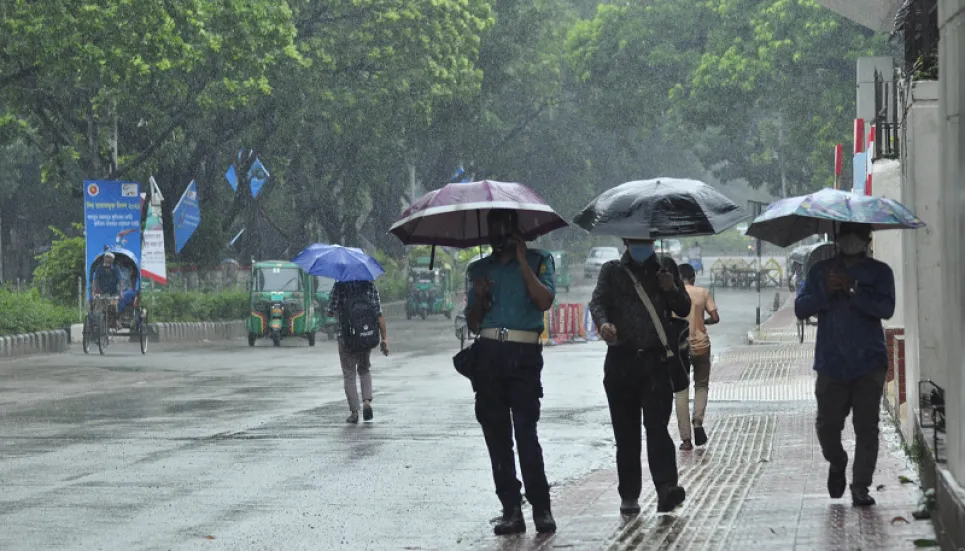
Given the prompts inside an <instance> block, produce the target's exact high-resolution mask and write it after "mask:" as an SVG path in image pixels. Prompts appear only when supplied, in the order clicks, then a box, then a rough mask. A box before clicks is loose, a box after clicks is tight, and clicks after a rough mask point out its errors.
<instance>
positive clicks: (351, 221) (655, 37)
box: [0, 0, 885, 300]
mask: <svg viewBox="0 0 965 551" xmlns="http://www.w3.org/2000/svg"><path fill="white" fill-rule="evenodd" d="M142 4H143V5H142ZM883 51H885V47H884V39H883V38H882V37H880V36H873V35H871V34H869V33H867V32H865V31H863V30H861V29H860V28H858V27H857V26H856V25H854V24H851V23H849V22H847V21H845V20H844V19H842V18H840V17H838V16H836V15H834V14H833V13H832V12H831V11H829V10H826V9H824V8H821V7H820V6H818V5H817V4H816V3H815V2H814V0H649V1H647V2H623V3H609V2H608V3H598V2H596V1H591V0H353V1H351V2H345V1H336V0H282V1H279V0H249V1H246V2H209V1H207V0H169V1H166V2H163V3H157V2H154V3H151V2H146V3H145V2H139V1H135V0H117V1H114V2H103V1H97V0H70V1H68V0H50V1H48V2H29V1H27V0H10V1H8V2H6V3H4V4H3V5H2V7H0V52H4V53H3V54H0V165H3V166H8V167H10V168H11V170H8V171H6V172H4V173H0V198H3V199H7V198H9V197H13V198H14V199H13V200H14V202H16V204H17V205H18V206H17V212H10V211H11V210H13V209H12V208H11V207H10V206H9V205H10V204H11V203H10V202H9V201H4V212H3V213H2V214H3V218H4V224H5V226H8V227H9V225H10V222H9V220H11V219H15V218H16V219H18V220H19V219H24V220H28V222H23V223H22V224H23V226H18V228H17V233H18V234H19V235H25V234H30V233H31V232H32V233H36V232H40V231H43V229H44V228H45V227H46V225H47V224H49V223H51V222H50V220H48V219H46V218H43V217H42V216H39V215H38V213H40V214H42V213H45V212H54V209H53V208H51V207H52V206H57V205H59V208H60V209H67V210H59V211H57V212H58V213H62V212H69V213H73V214H71V216H73V217H74V218H73V219H74V220H80V217H81V212H82V210H81V208H80V207H79V206H78V205H74V204H72V203H71V199H69V198H68V197H67V196H66V195H57V194H55V193H46V192H48V191H50V186H60V187H61V188H71V189H72V190H74V191H79V184H80V182H81V180H83V179H85V178H95V177H104V176H109V177H111V178H125V179H128V178H129V179H132V180H138V181H140V182H142V184H143V183H146V182H147V180H148V177H149V176H151V175H154V176H155V177H156V179H157V181H158V183H159V185H160V188H161V191H162V193H163V195H164V196H165V199H166V200H165V203H164V220H165V231H166V232H167V233H166V242H167V243H168V247H169V254H170V255H171V256H172V260H173V256H174V255H173V227H172V223H171V220H172V217H171V208H172V207H173V206H174V204H175V203H176V202H177V198H178V197H179V196H180V195H181V193H182V191H183V190H184V186H185V185H186V184H187V183H188V182H190V181H191V180H192V179H195V180H196V181H197V184H198V189H199V196H200V201H201V209H202V212H203V213H204V214H203V217H202V222H201V226H200V227H199V229H198V231H197V233H196V234H195V235H194V236H193V237H192V239H191V241H189V243H188V245H187V247H186V248H185V249H184V250H183V251H182V252H181V253H180V254H179V255H177V259H178V260H181V261H184V262H188V263H193V264H211V263H215V262H217V261H218V260H219V259H220V258H223V257H225V256H232V257H234V258H236V259H238V260H239V261H242V262H243V263H247V261H248V260H249V259H250V258H288V257H291V256H292V255H293V254H294V252H295V251H297V250H299V249H300V248H301V247H303V246H305V245H307V244H308V243H310V242H313V241H324V242H329V243H342V244H346V245H352V246H365V247H366V248H369V247H370V246H373V245H374V246H375V247H376V248H378V249H381V250H383V251H386V252H387V253H388V254H389V255H391V256H394V257H396V258H399V257H401V256H402V255H403V254H404V247H403V246H402V245H401V244H400V243H399V242H398V240H396V239H395V238H394V237H392V236H390V235H387V233H386V230H387V229H388V226H389V225H390V224H391V222H392V221H393V220H394V219H395V218H396V217H397V216H398V214H399V212H400V209H401V208H402V207H403V206H404V205H405V204H406V203H408V201H410V200H411V199H413V198H411V197H407V195H408V193H409V189H410V188H409V185H408V178H409V172H408V167H409V165H410V164H412V165H414V166H415V168H416V179H417V180H418V181H419V183H420V184H421V187H422V188H423V189H427V190H428V189H435V188H437V187H439V186H440V185H442V184H443V183H445V182H447V181H448V178H449V176H450V175H451V173H452V170H453V169H454V168H455V167H456V166H457V165H460V164H462V165H463V166H464V168H465V169H466V172H467V174H468V175H470V176H473V177H474V178H475V179H483V178H489V179H499V180H504V181H518V182H522V183H525V184H527V185H530V186H531V187H533V188H534V189H536V191H537V192H539V193H540V194H541V195H542V196H543V197H544V198H545V199H546V200H547V201H548V202H549V203H550V204H552V205H553V206H554V208H555V209H556V210H557V211H558V212H560V213H561V214H562V215H563V216H564V217H566V218H569V217H571V216H572V214H574V213H575V212H576V211H577V210H578V209H580V208H581V207H582V206H583V205H584V204H585V203H586V201H587V200H588V199H589V198H590V197H592V196H593V195H595V194H596V193H599V192H600V191H602V190H604V189H607V188H609V187H612V186H614V185H616V184H619V183H622V182H624V181H628V180H635V179H642V178H651V177H657V176H661V175H675V176H682V177H694V178H699V179H710V178H709V176H710V175H711V174H710V173H712V174H713V175H716V176H718V177H719V178H720V179H722V180H725V181H726V180H733V179H746V180H747V181H749V182H750V183H751V184H753V185H754V186H757V187H763V188H765V189H769V190H771V191H777V190H780V189H781V182H782V180H786V181H787V185H788V191H789V192H790V193H795V192H797V191H801V190H804V189H809V188H812V187H820V186H822V185H825V184H826V183H827V182H828V179H829V178H830V170H831V162H830V158H831V155H830V151H831V146H832V145H833V144H834V143H839V142H840V143H847V142H848V141H849V140H850V132H851V119H852V113H853V109H854V91H853V82H854V78H853V74H854V60H855V59H856V58H857V57H858V56H860V55H874V54H878V53H881V52H883ZM115 125H116V136H117V155H118V158H117V163H116V166H115V163H114V161H113V159H112V157H113V155H112V153H113V151H112V150H113V149H114V137H115ZM239 148H244V150H245V153H246V154H245V155H243V156H242V159H240V160H239V158H238V150H239ZM249 151H251V152H252V155H247V153H248V152H249ZM255 157H258V158H260V159H261V160H262V161H263V162H264V163H265V165H267V166H268V168H269V171H270V172H271V177H270V179H269V182H268V184H267V185H266V186H265V188H263V191H262V193H261V194H260V195H259V196H258V197H257V198H252V197H251V195H250V193H249V192H248V189H249V188H248V182H247V179H246V177H245V173H246V171H247V168H248V165H249V164H250V162H251V161H252V160H253V159H254V158H255ZM232 163H234V164H236V165H238V166H237V167H236V169H237V172H238V173H239V176H240V178H241V182H240V186H239V192H238V193H233V192H232V191H231V189H230V188H229V187H228V185H227V183H226V182H225V180H224V172H225V170H226V169H227V168H228V166H229V164H232ZM41 164H42V170H41V166H40V165H41ZM848 173H849V171H847V170H846V171H845V174H846V175H847V174H848ZM41 180H43V181H45V182H46V183H47V184H48V186H43V185H40V181H41ZM21 182H24V183H25V184H27V185H24V184H21ZM52 203H53V205H52ZM51 216H53V215H51ZM54 219H56V220H62V219H63V216H59V217H55V218H54ZM18 224H19V223H18ZM31 224H32V226H30V225H31ZM58 224H62V222H58ZM24 226H29V227H24ZM241 229H244V230H245V232H244V234H243V235H242V237H241V238H240V239H239V240H238V242H237V243H236V244H235V245H234V246H233V247H232V248H231V249H229V248H228V247H227V243H228V241H229V240H230V239H231V238H232V237H234V235H235V234H237V233H238V232H239V231H240V230H241ZM7 231H8V235H5V236H3V237H7V238H9V232H10V230H9V229H8V230H7ZM594 244H598V243H597V241H595V240H594V239H593V238H590V237H587V236H586V235H585V234H584V233H583V232H581V231H580V230H577V229H566V230H561V231H559V232H554V233H553V234H551V235H550V236H547V237H545V238H543V239H542V240H541V242H540V246H542V247H545V248H549V249H567V250H570V251H576V252H578V253H579V252H585V250H586V249H587V248H588V247H589V246H591V245H594ZM4 245H5V246H7V247H10V246H12V245H10V241H9V240H7V239H5V240H4ZM13 246H17V245H13ZM20 246H21V247H22V248H23V249H25V250H26V249H29V248H32V246H33V245H29V244H22V245H20ZM467 254H468V253H467ZM473 254H475V252H471V254H469V255H470V256H471V255H473ZM6 264H7V265H8V266H9V264H10V263H9V262H8V263H6ZM386 268H387V270H389V273H387V274H386V275H385V276H383V277H382V278H380V280H379V286H380V288H381V289H383V295H384V296H385V298H386V299H387V300H391V299H393V298H400V297H401V296H403V295H404V292H405V287H406V283H405V275H404V274H401V273H400V272H401V271H402V270H404V263H402V264H401V265H400V264H399V263H398V262H396V263H391V262H387V265H386ZM8 270H9V268H8ZM48 288H49V286H48ZM59 292H60V291H58V293H59Z"/></svg>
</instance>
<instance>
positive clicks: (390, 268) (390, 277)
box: [373, 251, 409, 302]
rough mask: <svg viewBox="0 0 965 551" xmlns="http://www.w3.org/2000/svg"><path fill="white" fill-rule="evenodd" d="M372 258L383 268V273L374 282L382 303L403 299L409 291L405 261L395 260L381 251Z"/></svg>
mask: <svg viewBox="0 0 965 551" xmlns="http://www.w3.org/2000/svg"><path fill="white" fill-rule="evenodd" d="M373 258H375V260H377V261H378V263H379V264H381V265H382V267H383V268H385V273H384V274H382V276H381V277H379V278H378V279H376V280H375V286H376V287H377V288H378V289H379V296H380V297H381V299H382V301H383V302H385V301H391V300H402V299H404V298H405V295H406V292H407V291H408V289H409V276H408V274H407V273H406V265H405V261H400V260H396V259H394V258H392V257H390V256H388V255H387V254H385V253H383V252H382V251H376V253H375V254H374V255H373Z"/></svg>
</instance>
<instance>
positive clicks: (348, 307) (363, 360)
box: [328, 281, 389, 423]
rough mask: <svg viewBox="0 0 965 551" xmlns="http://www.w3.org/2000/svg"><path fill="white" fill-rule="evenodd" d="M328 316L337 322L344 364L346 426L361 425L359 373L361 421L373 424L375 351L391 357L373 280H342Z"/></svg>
mask: <svg viewBox="0 0 965 551" xmlns="http://www.w3.org/2000/svg"><path fill="white" fill-rule="evenodd" d="M328 315H329V316H331V317H335V318H336V319H337V320H338V328H337V333H338V357H339V360H340V361H341V364H342V378H343V381H344V383H345V397H346V398H347V399H348V407H349V410H350V411H351V413H350V414H349V416H348V419H346V420H345V421H346V422H347V423H358V422H359V405H360V404H359V392H358V386H357V384H356V382H355V380H356V374H357V375H358V379H360V380H361V382H362V402H363V403H362V418H363V419H364V420H366V421H371V420H372V418H373V416H374V415H373V413H372V373H371V370H370V368H371V367H372V363H371V356H372V350H373V349H374V348H375V347H377V346H381V349H382V353H383V354H385V355H386V356H388V355H389V341H388V339H387V338H386V333H385V316H383V315H382V301H381V299H380V298H379V290H378V289H377V288H376V286H375V282H373V281H339V282H337V283H335V285H334V286H333V287H332V293H331V295H330V299H329V305H328Z"/></svg>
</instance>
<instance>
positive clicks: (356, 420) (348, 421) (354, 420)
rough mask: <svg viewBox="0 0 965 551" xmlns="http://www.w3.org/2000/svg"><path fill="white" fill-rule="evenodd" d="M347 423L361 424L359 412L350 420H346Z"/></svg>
mask: <svg viewBox="0 0 965 551" xmlns="http://www.w3.org/2000/svg"><path fill="white" fill-rule="evenodd" d="M345 422H346V423H358V422H359V412H357V411H353V412H352V414H351V415H349V416H348V419H346V420H345Z"/></svg>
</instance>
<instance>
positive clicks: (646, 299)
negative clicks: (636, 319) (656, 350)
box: [623, 266, 674, 358]
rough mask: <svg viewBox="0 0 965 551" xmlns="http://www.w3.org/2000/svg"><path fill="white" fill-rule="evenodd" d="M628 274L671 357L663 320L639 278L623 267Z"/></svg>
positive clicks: (661, 342)
mask: <svg viewBox="0 0 965 551" xmlns="http://www.w3.org/2000/svg"><path fill="white" fill-rule="evenodd" d="M623 269H624V270H626V271H627V274H628V275H629V276H630V280H632V281H633V288H634V289H636V291H637V296H638V297H640V302H642V303H643V305H644V306H646V308H647V311H648V312H650V319H651V320H653V326H654V328H656V330H657V336H658V337H660V344H662V345H663V347H664V349H666V351H667V357H668V358H671V357H673V355H674V354H673V350H671V349H670V345H669V344H668V341H667V332H666V331H664V329H663V320H662V319H660V315H659V314H657V309H656V308H654V307H653V302H651V301H650V297H649V296H647V292H646V291H645V290H644V289H643V285H641V284H640V280H638V279H637V276H635V275H633V272H632V271H631V270H630V268H628V267H627V266H624V267H623Z"/></svg>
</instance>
